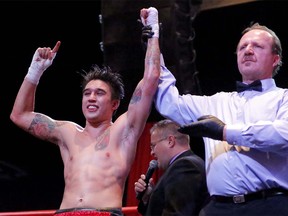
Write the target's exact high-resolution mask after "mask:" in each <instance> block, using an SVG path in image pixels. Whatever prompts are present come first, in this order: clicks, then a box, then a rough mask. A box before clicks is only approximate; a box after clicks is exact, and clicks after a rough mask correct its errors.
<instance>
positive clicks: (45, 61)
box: [25, 48, 56, 85]
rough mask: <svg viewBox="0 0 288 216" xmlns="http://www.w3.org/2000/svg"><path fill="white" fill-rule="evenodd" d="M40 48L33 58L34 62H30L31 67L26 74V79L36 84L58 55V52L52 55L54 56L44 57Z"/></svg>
mask: <svg viewBox="0 0 288 216" xmlns="http://www.w3.org/2000/svg"><path fill="white" fill-rule="evenodd" d="M40 49H41V48H38V49H37V50H36V51H35V53H34V55H33V58H32V62H31V64H30V67H29V69H28V73H27V75H26V77H25V78H26V79H28V80H29V81H30V82H32V83H34V84H36V85H37V84H38V83H39V80H40V77H41V76H42V74H43V72H44V71H45V70H46V69H47V68H48V67H49V66H50V65H51V64H52V62H53V59H54V58H55V56H56V53H54V54H53V55H52V58H51V59H49V58H42V57H41V56H40V53H39V52H40Z"/></svg>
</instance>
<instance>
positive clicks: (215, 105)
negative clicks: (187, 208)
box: [155, 66, 288, 196]
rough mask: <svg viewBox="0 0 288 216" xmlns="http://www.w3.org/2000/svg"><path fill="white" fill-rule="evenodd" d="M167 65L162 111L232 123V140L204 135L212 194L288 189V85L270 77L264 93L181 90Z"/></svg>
mask: <svg viewBox="0 0 288 216" xmlns="http://www.w3.org/2000/svg"><path fill="white" fill-rule="evenodd" d="M161 69H162V71H161V77H160V81H159V86H158V91H157V93H156V97H155V106H156V109H157V110H158V111H159V113H160V114H161V115H162V116H164V117H166V118H169V119H171V120H173V121H175V122H177V123H178V124H180V125H185V124H189V123H191V122H193V121H197V118H199V117H200V116H203V115H214V116H216V117H217V118H219V119H220V120H221V121H223V122H224V123H225V124H226V137H227V142H225V141H218V140H213V139H210V138H203V139H204V143H205V166H206V175H207V184H208V189H209V192H210V195H224V196H228V195H236V194H246V193H251V192H255V191H258V190H262V189H268V188H272V187H283V188H286V189H288V90H287V89H283V88H278V87H277V86H276V84H275V81H274V79H265V80H261V83H262V87H263V91H262V92H258V91H245V92H242V93H237V92H236V91H235V92H219V93H216V94H214V95H211V96H197V95H190V94H187V95H179V92H178V90H177V88H176V87H175V83H176V79H175V77H174V76H173V74H172V73H171V72H170V71H169V70H168V69H167V68H166V67H164V66H161Z"/></svg>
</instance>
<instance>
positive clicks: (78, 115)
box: [0, 0, 288, 211]
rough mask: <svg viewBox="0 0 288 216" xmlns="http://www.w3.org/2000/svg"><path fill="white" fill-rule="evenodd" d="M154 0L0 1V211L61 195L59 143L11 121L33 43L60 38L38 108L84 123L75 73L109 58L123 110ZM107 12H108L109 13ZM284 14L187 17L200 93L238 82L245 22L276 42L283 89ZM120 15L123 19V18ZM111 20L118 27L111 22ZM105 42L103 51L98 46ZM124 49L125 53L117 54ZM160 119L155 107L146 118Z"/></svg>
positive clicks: (167, 51)
mask: <svg viewBox="0 0 288 216" xmlns="http://www.w3.org/2000/svg"><path fill="white" fill-rule="evenodd" d="M104 1H105V0H104ZM107 2H109V4H108V3H107ZM167 2H169V3H171V4H172V3H173V1H168V0H167V1H166V5H165V7H166V8H164V9H163V11H165V13H166V14H160V15H161V16H163V15H164V16H163V17H164V18H163V19H162V20H161V22H163V24H164V25H167V23H170V22H171V19H173V16H170V14H169V8H168V10H167ZM157 4H158V2H157V1H156V0H155V1H144V0H142V1H135V0H130V1H127V0H126V1H124V0H123V1H121V0H110V1H108V0H106V1H105V4H101V1H100V0H99V1H97V0H95V1H91V0H90V1H80V0H78V1H68V0H66V1H56V0H52V1H26V0H25V1H24V0H23V1H15V0H11V1H0V20H1V22H0V23H1V33H0V34H1V41H2V43H1V51H2V55H1V72H0V74H1V85H0V88H1V89H0V94H1V95H0V100H1V109H0V110H1V112H0V120H1V121H0V122H1V124H0V127H1V128H0V131H1V135H2V136H1V138H2V139H1V140H2V141H1V151H0V211H19V210H39V209H57V208H58V207H59V204H60V202H61V198H62V192H63V187H64V184H63V164H62V161H61V157H60V153H59V150H58V148H57V147H56V146H55V145H52V144H50V143H46V142H43V141H40V140H38V139H35V138H34V137H32V136H30V135H29V134H27V133H25V132H24V131H22V130H20V129H19V128H17V127H16V126H15V125H13V124H12V123H11V121H10V119H9V115H10V111H11V109H12V106H13V102H14V99H15V97H16V94H17V91H18V89H19V87H20V85H21V83H22V80H23V78H24V76H25V75H26V73H27V69H28V67H29V65H30V62H31V60H32V56H33V54H34V52H35V50H36V49H37V48H38V47H39V46H50V47H53V46H54V44H55V43H56V41H57V40H61V41H62V44H61V47H60V50H59V52H58V54H57V56H56V58H55V60H54V63H53V65H52V66H51V67H50V68H49V70H47V71H46V72H45V73H44V74H43V76H42V78H41V80H40V83H39V87H38V89H37V95H36V107H35V110H36V111H39V112H43V113H45V114H47V115H49V116H51V117H52V118H55V119H61V120H71V121H75V122H77V123H79V124H80V125H82V126H84V123H85V121H84V118H83V115H82V112H81V90H80V80H81V79H80V76H79V75H78V74H77V72H78V71H81V70H82V69H88V68H89V67H90V66H91V65H92V64H94V63H96V64H98V65H102V64H104V63H107V62H108V63H109V64H111V65H112V66H119V65H120V66H119V68H118V69H119V72H121V73H122V75H123V79H124V82H125V85H126V96H125V99H124V100H123V102H122V105H121V108H120V109H119V111H118V114H121V113H122V112H123V111H124V110H126V109H127V103H128V101H129V99H130V96H131V94H132V91H133V89H134V87H135V85H136V84H137V82H138V81H139V80H140V78H141V77H142V75H143V68H142V67H143V65H142V63H143V59H144V57H143V51H142V50H141V43H140V32H141V31H140V29H141V27H140V26H139V25H138V23H137V22H136V20H137V19H138V18H139V17H138V15H139V10H140V9H141V8H142V7H143V6H144V7H150V6H154V5H157ZM103 5H105V7H103ZM121 5H122V7H119V6H121ZM104 8H105V11H103V10H104ZM159 9H160V8H159ZM107 10H111V11H112V12H113V13H111V14H109V12H110V11H107ZM115 11H116V12H115ZM159 12H161V10H159ZM101 13H104V14H108V15H107V16H108V17H106V18H105V19H104V21H107V22H104V23H102V24H100V22H99V15H100V14H101ZM287 13H288V5H287V2H286V1H275V0H271V1H256V2H250V3H243V4H238V5H233V6H227V7H220V8H214V9H208V10H203V11H201V12H200V13H199V14H198V15H197V17H196V19H195V20H194V22H193V28H194V29H195V32H196V37H195V40H194V45H195V47H194V48H195V50H196V54H197V55H196V57H197V58H196V62H195V63H196V68H197V70H198V72H199V76H198V78H199V82H200V86H201V90H202V93H203V94H207V95H210V94H213V93H215V92H217V91H222V90H223V91H232V90H234V87H235V81H236V80H241V77H240V75H239V73H238V70H237V64H236V55H235V49H236V45H237V43H238V41H239V39H240V36H241V31H242V30H243V29H244V28H245V27H246V26H247V25H249V23H250V22H251V21H254V22H259V23H260V24H264V25H267V26H268V27H270V28H271V29H273V30H274V31H275V32H276V33H277V35H278V36H279V38H280V40H281V41H282V47H283V66H282V68H281V70H280V72H279V74H278V75H277V76H276V77H275V79H276V82H277V84H278V86H280V87H287V86H288V76H287V67H288V66H287V65H288V64H287V63H286V62H288V60H287V50H288V28H287ZM123 19H124V21H127V22H126V23H123ZM121 21H122V22H121ZM113 23H114V24H115V23H117V25H115V26H113ZM111 26H112V28H111ZM169 34H174V32H172V31H170V29H169V26H168V29H166V37H167V38H168V39H167V40H171V38H170V37H169V36H170V35H169ZM125 38H126V39H125ZM130 38H133V40H130ZM103 41H104V47H105V48H106V51H105V49H104V51H105V52H103V51H101V49H100V45H99V44H100V42H103ZM105 42H106V44H105ZM169 42H170V41H165V43H164V44H165V47H164V48H163V53H164V56H168V58H167V62H166V64H167V65H168V66H169V67H171V70H173V66H174V63H175V62H174V59H173V56H174V52H175V48H174V47H173V43H169ZM123 50H124V51H125V53H127V55H128V56H127V55H123V53H122V52H123ZM126 64H127V65H126ZM173 72H174V73H177V71H176V72H175V71H173ZM176 76H177V74H176ZM180 84H181V83H180ZM160 118H161V116H160V115H159V114H158V113H157V112H156V111H155V110H153V111H152V113H151V116H150V117H149V121H156V120H158V119H160ZM197 142H198V141H197ZM197 142H196V141H195V143H196V144H197ZM193 144H194V143H193ZM193 146H194V148H195V150H196V152H197V153H199V154H200V155H201V156H203V155H204V153H203V148H202V147H201V142H200V143H199V146H200V147H199V146H198V147H197V146H196V145H193Z"/></svg>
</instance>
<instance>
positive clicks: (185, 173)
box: [138, 150, 209, 216]
mask: <svg viewBox="0 0 288 216" xmlns="http://www.w3.org/2000/svg"><path fill="white" fill-rule="evenodd" d="M208 197H209V194H208V190H207V185H206V175H205V164H204V160H203V159H202V158H201V157H199V156H197V155H196V154H195V153H193V152H192V151H191V150H188V151H185V152H183V153H182V154H180V155H179V156H178V157H177V158H176V159H175V160H174V161H173V163H172V164H170V165H169V167H168V168H167V170H166V171H165V172H164V173H163V175H162V176H161V177H160V179H159V180H158V182H157V183H156V185H155V187H154V189H153V192H152V194H151V196H150V199H149V202H148V203H147V205H144V203H143V202H142V201H140V202H139V205H138V212H139V213H141V214H142V215H147V216H160V215H183V216H189V215H198V214H199V212H200V210H201V208H202V207H203V206H204V205H205V204H206V202H207V201H208Z"/></svg>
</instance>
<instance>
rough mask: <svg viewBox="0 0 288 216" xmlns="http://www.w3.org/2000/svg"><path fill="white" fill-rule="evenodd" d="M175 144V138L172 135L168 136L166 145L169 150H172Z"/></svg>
mask: <svg viewBox="0 0 288 216" xmlns="http://www.w3.org/2000/svg"><path fill="white" fill-rule="evenodd" d="M175 142H176V137H175V136H173V135H169V136H168V145H169V147H170V148H173V147H174V146H175Z"/></svg>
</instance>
